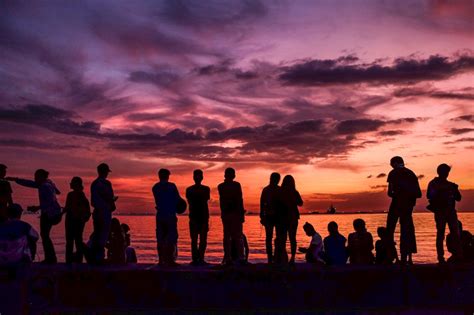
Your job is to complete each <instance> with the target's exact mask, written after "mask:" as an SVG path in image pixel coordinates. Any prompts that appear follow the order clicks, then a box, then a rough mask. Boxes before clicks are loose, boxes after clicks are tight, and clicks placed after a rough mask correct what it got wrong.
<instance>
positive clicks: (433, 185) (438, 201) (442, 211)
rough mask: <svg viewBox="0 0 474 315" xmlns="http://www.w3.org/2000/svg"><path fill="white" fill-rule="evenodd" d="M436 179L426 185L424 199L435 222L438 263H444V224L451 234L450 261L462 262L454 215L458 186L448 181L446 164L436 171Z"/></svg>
mask: <svg viewBox="0 0 474 315" xmlns="http://www.w3.org/2000/svg"><path fill="white" fill-rule="evenodd" d="M436 171H437V173H438V177H435V178H434V179H433V180H431V181H430V183H429V184H428V190H427V192H426V197H427V198H428V200H429V201H430V204H429V205H428V207H427V208H428V210H431V211H433V212H434V215H435V221H436V252H437V254H438V262H439V263H440V264H442V263H445V262H446V261H445V259H444V245H443V243H444V234H445V231H446V224H448V227H449V232H450V234H451V244H450V246H451V248H452V251H453V258H452V259H450V261H454V262H456V261H461V260H462V248H461V238H460V231H459V225H458V216H457V213H456V201H461V193H460V192H459V188H458V185H456V184H455V183H452V182H450V181H448V176H449V172H450V171H451V167H450V166H449V165H447V164H440V165H439V166H438V169H437V170H436Z"/></svg>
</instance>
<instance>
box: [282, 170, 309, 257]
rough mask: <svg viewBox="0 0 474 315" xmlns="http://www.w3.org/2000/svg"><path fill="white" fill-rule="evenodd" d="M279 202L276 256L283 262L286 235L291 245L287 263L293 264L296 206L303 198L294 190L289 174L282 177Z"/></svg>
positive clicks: (298, 205)
mask: <svg viewBox="0 0 474 315" xmlns="http://www.w3.org/2000/svg"><path fill="white" fill-rule="evenodd" d="M279 203H280V204H279V214H278V217H279V219H278V221H279V224H280V228H279V230H280V233H278V232H277V240H278V241H277V243H278V244H279V245H278V247H279V250H278V252H279V254H278V257H279V260H280V262H285V255H286V239H287V235H288V238H289V239H290V246H291V258H290V261H289V263H290V264H294V263H295V257H296V248H297V247H296V246H297V244H296V233H297V231H298V220H299V219H300V212H299V210H298V207H301V206H302V205H303V199H301V195H300V193H299V192H298V190H296V184H295V179H294V178H293V176H291V175H286V176H285V177H284V178H283V182H282V183H281V188H280V196H279ZM281 259H283V260H281Z"/></svg>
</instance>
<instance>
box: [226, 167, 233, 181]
mask: <svg viewBox="0 0 474 315" xmlns="http://www.w3.org/2000/svg"><path fill="white" fill-rule="evenodd" d="M224 178H225V179H226V180H229V181H232V180H234V178H235V170H234V169H233V168H232V167H228V168H226V169H225V172H224Z"/></svg>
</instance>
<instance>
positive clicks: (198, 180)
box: [193, 170, 204, 185]
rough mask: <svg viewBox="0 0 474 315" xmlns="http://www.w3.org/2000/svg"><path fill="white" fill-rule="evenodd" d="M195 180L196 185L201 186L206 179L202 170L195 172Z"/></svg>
mask: <svg viewBox="0 0 474 315" xmlns="http://www.w3.org/2000/svg"><path fill="white" fill-rule="evenodd" d="M193 179H194V182H195V183H196V184H198V185H199V184H201V182H202V180H203V179H204V173H203V172H202V170H194V172H193Z"/></svg>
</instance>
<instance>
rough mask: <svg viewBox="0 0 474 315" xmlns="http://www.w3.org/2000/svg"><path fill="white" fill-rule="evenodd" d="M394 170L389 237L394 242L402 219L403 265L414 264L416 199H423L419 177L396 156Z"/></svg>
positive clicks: (390, 185) (392, 173) (390, 182)
mask: <svg viewBox="0 0 474 315" xmlns="http://www.w3.org/2000/svg"><path fill="white" fill-rule="evenodd" d="M390 165H391V166H392V168H393V170H391V171H390V173H389V174H388V177H387V182H388V190H387V193H388V196H389V197H391V198H392V202H391V203H390V208H389V210H388V216H387V235H388V237H389V238H390V239H391V240H393V239H394V233H395V227H396V225H397V221H398V219H400V257H401V263H402V264H406V263H407V259H408V262H409V263H413V262H412V254H414V253H416V237H415V225H414V224H413V216H412V214H413V208H414V207H415V204H416V199H417V198H421V189H420V184H419V183H418V177H417V176H416V175H415V173H413V172H412V171H411V170H409V169H408V168H406V167H405V163H404V161H403V159H402V158H401V157H399V156H395V157H393V158H392V159H391V160H390Z"/></svg>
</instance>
